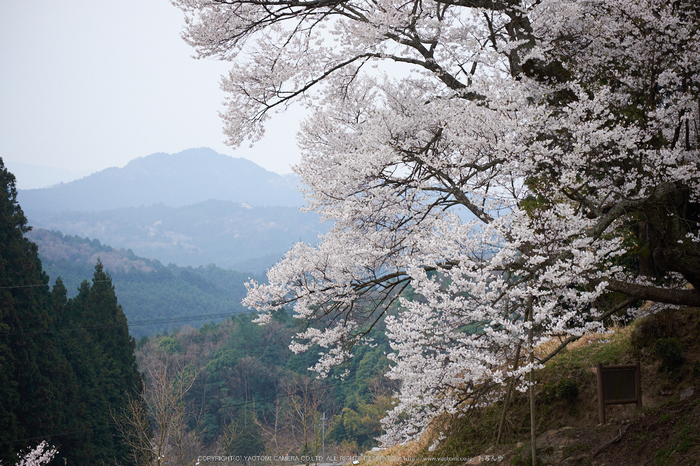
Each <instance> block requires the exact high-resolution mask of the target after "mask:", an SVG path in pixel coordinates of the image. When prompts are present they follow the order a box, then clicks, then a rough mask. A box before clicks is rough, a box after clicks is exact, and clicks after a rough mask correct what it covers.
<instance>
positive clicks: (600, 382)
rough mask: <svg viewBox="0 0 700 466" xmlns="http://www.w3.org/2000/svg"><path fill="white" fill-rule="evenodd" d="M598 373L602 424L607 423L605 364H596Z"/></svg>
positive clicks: (599, 408) (599, 409) (599, 410)
mask: <svg viewBox="0 0 700 466" xmlns="http://www.w3.org/2000/svg"><path fill="white" fill-rule="evenodd" d="M596 373H597V375H598V418H599V419H600V423H601V424H605V401H604V400H603V364H602V363H598V365H597V366H596Z"/></svg>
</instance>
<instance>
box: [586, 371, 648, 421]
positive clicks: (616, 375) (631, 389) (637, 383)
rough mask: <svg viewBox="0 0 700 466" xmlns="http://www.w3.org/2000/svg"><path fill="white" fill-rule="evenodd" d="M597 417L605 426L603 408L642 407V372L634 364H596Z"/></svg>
mask: <svg viewBox="0 0 700 466" xmlns="http://www.w3.org/2000/svg"><path fill="white" fill-rule="evenodd" d="M596 372H597V374H598V416H599V417H600V423H601V424H605V406H606V405H620V404H629V403H636V404H637V407H638V408H641V407H642V371H641V366H640V364H639V361H637V363H636V364H622V365H617V366H603V365H602V364H598V366H597V371H596Z"/></svg>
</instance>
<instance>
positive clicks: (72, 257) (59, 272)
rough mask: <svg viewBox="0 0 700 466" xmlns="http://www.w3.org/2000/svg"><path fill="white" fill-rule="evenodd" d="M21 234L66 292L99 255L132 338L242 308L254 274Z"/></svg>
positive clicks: (56, 236) (41, 233) (46, 234)
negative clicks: (182, 264) (164, 261)
mask: <svg viewBox="0 0 700 466" xmlns="http://www.w3.org/2000/svg"><path fill="white" fill-rule="evenodd" d="M27 237H28V238H30V239H31V240H32V241H34V242H35V243H36V244H37V245H38V246H39V257H40V258H41V261H42V264H43V267H44V270H45V271H46V273H48V275H49V277H51V280H55V278H56V277H61V279H62V280H63V283H64V284H65V286H66V288H67V290H68V296H71V297H72V296H75V294H76V293H77V292H78V287H79V286H80V283H81V282H82V281H83V280H84V279H85V277H88V276H90V274H91V273H92V270H93V269H94V267H95V264H96V263H97V260H98V259H99V260H100V261H101V262H102V264H103V265H104V267H105V269H106V270H108V271H109V273H110V274H111V276H112V280H113V282H114V287H115V290H116V293H117V296H119V302H120V304H121V305H122V308H123V309H124V313H125V315H126V317H127V318H128V320H129V329H130V331H131V334H132V335H133V336H135V337H136V338H139V337H141V336H143V335H151V334H153V333H155V332H163V331H172V330H173V329H174V328H176V327H183V326H194V327H198V326H200V325H202V324H204V323H206V322H220V321H221V320H223V319H225V318H226V317H228V316H230V315H232V314H237V313H240V312H244V311H245V310H246V309H245V307H243V305H242V304H241V299H242V298H243V296H245V286H244V283H245V282H246V281H247V280H248V279H249V278H256V279H258V280H260V279H261V278H260V277H258V276H257V275H254V274H249V273H239V272H234V271H231V270H224V269H221V268H219V267H216V266H214V265H209V266H206V267H197V268H193V267H177V266H175V265H172V264H171V265H169V266H167V267H166V266H164V265H163V264H161V263H160V262H158V261H156V260H152V259H146V258H142V257H138V256H136V255H135V254H134V253H133V252H132V251H131V250H123V249H114V248H112V247H110V246H107V245H103V244H101V243H100V242H99V241H97V240H89V239H85V238H80V237H77V236H69V235H63V234H61V233H59V232H51V231H47V230H42V229H34V230H32V231H30V232H29V233H27Z"/></svg>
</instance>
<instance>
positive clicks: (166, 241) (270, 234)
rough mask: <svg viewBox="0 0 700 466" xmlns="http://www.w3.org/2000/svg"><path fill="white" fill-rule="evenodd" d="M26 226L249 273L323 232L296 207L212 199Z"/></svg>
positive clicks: (69, 215)
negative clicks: (251, 204)
mask: <svg viewBox="0 0 700 466" xmlns="http://www.w3.org/2000/svg"><path fill="white" fill-rule="evenodd" d="M30 223H34V225H35V226H37V227H40V228H45V229H48V230H57V231H60V232H62V233H64V234H69V235H78V236H82V237H89V238H97V239H99V240H100V241H102V242H103V243H105V244H109V245H110V246H112V247H115V248H124V249H131V250H133V251H134V253H135V254H138V255H140V256H144V257H151V258H156V259H158V260H159V261H160V262H162V263H165V264H169V263H174V264H177V265H180V266H195V267H197V266H202V265H207V264H216V265H218V266H219V267H224V268H227V269H233V270H240V271H246V272H254V273H262V272H263V271H265V269H267V268H269V267H270V266H271V265H273V264H274V263H275V262H277V261H278V260H279V258H280V257H281V256H282V255H283V254H284V253H285V252H286V251H287V250H288V249H289V248H290V247H291V246H292V244H294V243H295V242H298V241H304V242H307V243H316V242H317V241H318V234H319V232H322V231H325V230H326V227H325V225H323V224H320V223H319V217H318V215H316V214H314V213H302V212H299V209H298V208H295V207H251V206H244V205H241V204H237V203H233V202H228V201H216V200H209V201H205V202H200V203H197V204H194V205H189V206H185V207H167V206H164V205H156V206H149V207H130V208H123V209H114V210H105V211H100V212H60V213H56V214H50V215H44V216H40V217H36V216H32V217H30ZM137 268H138V266H137Z"/></svg>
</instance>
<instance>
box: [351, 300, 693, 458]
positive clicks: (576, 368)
mask: <svg viewBox="0 0 700 466" xmlns="http://www.w3.org/2000/svg"><path fill="white" fill-rule="evenodd" d="M698 335H700V310H698V309H693V308H684V309H681V310H667V311H664V312H663V313H660V314H656V315H651V316H648V317H646V318H644V319H642V320H641V321H639V322H637V323H634V324H632V325H630V326H628V327H618V328H616V330H615V332H614V333H613V334H601V335H595V336H591V337H586V338H583V339H581V340H579V341H578V342H576V343H575V344H573V345H571V346H570V347H569V348H567V349H566V350H564V351H563V352H562V353H560V354H559V355H558V356H557V357H555V358H554V359H552V360H551V361H550V362H549V363H547V364H546V367H545V368H544V369H542V370H540V371H537V372H536V382H537V385H536V406H537V407H536V411H537V434H538V438H537V454H538V460H539V461H538V464H548V465H551V464H561V465H603V464H607V465H610V464H615V465H617V466H626V465H630V466H632V465H643V464H644V465H658V466H661V465H694V464H698V463H699V462H700V437H699V436H698V432H700V396H699V395H700V393H699V392H700V340H699V339H698ZM544 350H546V348H540V351H541V352H542V353H544V352H545V351H544ZM636 360H640V361H641V366H642V393H643V404H644V406H643V408H642V409H641V410H637V409H636V407H635V405H616V406H608V407H606V417H607V423H606V424H605V425H600V424H599V419H598V408H597V386H596V373H595V365H596V364H598V363H603V364H625V363H632V362H634V361H636ZM515 393H516V395H515V397H514V399H513V401H512V402H511V404H510V405H509V408H508V409H507V412H506V416H505V422H504V428H503V436H502V440H501V442H500V445H496V444H495V440H496V437H497V432H498V426H499V421H500V417H501V414H502V410H503V402H502V400H503V397H504V396H503V395H504V394H505V391H504V390H503V389H502V388H499V389H497V390H494V391H492V392H491V394H490V399H491V400H492V401H495V402H493V403H492V404H490V405H489V406H486V407H483V406H481V407H480V406H478V405H477V406H472V407H470V408H469V409H468V410H466V412H465V413H464V415H462V416H454V417H449V416H443V417H441V418H439V419H438V420H437V421H435V422H434V423H433V424H432V425H431V426H430V429H429V432H428V433H427V434H426V435H424V436H423V437H422V438H421V439H420V441H418V442H413V443H410V444H406V445H400V446H395V447H393V448H389V449H387V450H382V451H378V452H377V451H375V452H370V453H368V454H367V455H368V456H367V458H365V461H364V462H363V464H367V465H369V464H385V465H414V464H415V465H417V464H425V461H426V459H432V460H433V461H435V460H436V459H442V460H441V461H440V463H439V464H483V465H493V464H514V465H529V464H531V458H530V450H531V447H530V443H529V438H530V430H529V429H530V411H529V401H528V398H527V394H526V393H520V392H515ZM496 400H497V401H496ZM436 464H437V463H436Z"/></svg>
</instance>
